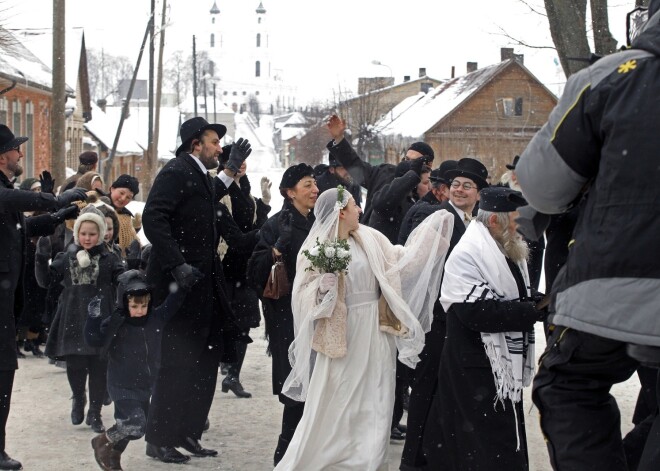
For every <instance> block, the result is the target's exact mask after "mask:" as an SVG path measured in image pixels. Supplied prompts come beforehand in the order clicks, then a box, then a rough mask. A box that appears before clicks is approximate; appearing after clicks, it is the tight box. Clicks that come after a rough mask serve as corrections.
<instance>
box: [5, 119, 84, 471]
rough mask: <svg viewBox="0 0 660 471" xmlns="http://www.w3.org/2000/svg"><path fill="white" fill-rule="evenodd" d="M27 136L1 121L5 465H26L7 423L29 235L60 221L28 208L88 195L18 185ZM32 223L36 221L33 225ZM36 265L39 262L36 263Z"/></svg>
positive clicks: (65, 202) (64, 209)
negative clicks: (10, 447)
mask: <svg viewBox="0 0 660 471" xmlns="http://www.w3.org/2000/svg"><path fill="white" fill-rule="evenodd" d="M27 140H28V138H27V137H15V136H14V134H13V133H12V132H11V130H10V129H9V128H8V127H7V126H5V125H4V124H0V469H22V467H21V463H19V462H18V461H16V460H14V459H12V458H10V457H9V456H8V455H7V453H5V425H6V424H7V418H8V416H9V406H10V403H11V392H12V388H13V385H14V373H15V371H16V369H17V368H18V361H17V360H16V327H15V324H14V322H15V320H14V313H15V312H20V310H21V307H22V304H23V301H24V300H23V290H22V288H23V268H24V267H23V265H24V262H25V257H26V246H27V240H26V238H27V236H37V235H47V234H50V233H52V232H53V229H54V226H53V224H54V223H60V222H62V221H63V220H64V217H62V218H61V219H58V218H57V217H56V216H55V215H50V214H47V215H43V216H35V217H32V218H30V219H31V222H30V224H26V220H25V217H24V215H23V212H24V211H37V210H53V209H57V208H62V210H61V211H59V212H58V213H57V214H59V215H62V214H63V212H71V211H73V212H76V209H75V207H72V208H68V206H69V205H70V204H71V203H72V202H74V201H79V200H83V199H84V198H85V191H84V190H82V189H79V188H77V189H73V190H69V191H65V192H64V193H62V194H61V195H60V196H59V197H55V196H53V195H52V194H50V193H46V192H33V191H24V190H17V189H14V185H13V181H14V180H15V178H16V177H17V176H19V175H21V174H22V173H23V167H21V164H20V160H21V159H22V158H23V152H22V151H21V145H22V144H23V143H24V142H26V141H27ZM43 220H45V221H46V223H47V224H46V226H48V227H46V228H45V229H46V230H43V229H44V227H39V228H37V227H35V226H36V225H37V224H36V223H37V222H38V221H43ZM29 226H33V227H29ZM33 269H34V267H33Z"/></svg>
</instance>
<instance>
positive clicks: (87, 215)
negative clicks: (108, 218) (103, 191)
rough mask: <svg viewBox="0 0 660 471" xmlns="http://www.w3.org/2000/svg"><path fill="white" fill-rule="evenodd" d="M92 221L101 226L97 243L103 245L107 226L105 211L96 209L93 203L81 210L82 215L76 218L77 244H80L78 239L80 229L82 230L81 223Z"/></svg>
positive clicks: (75, 240)
mask: <svg viewBox="0 0 660 471" xmlns="http://www.w3.org/2000/svg"><path fill="white" fill-rule="evenodd" d="M85 221H90V222H93V223H94V224H96V225H97V226H98V228H99V241H98V243H97V244H96V245H101V244H102V243H103V237H104V236H105V231H106V230H107V227H106V225H105V216H103V213H102V212H101V211H99V210H98V209H96V207H95V206H94V205H92V204H88V205H87V206H85V207H84V208H83V209H82V210H81V211H80V215H79V216H78V217H77V218H76V222H75V223H74V225H73V241H74V243H75V244H76V245H80V241H79V240H78V231H80V225H81V224H82V223H83V222H85Z"/></svg>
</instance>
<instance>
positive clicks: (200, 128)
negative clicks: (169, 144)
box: [175, 116, 227, 155]
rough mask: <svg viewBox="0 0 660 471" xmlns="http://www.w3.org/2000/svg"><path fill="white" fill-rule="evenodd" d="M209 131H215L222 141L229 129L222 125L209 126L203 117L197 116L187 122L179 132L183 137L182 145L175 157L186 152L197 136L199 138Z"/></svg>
mask: <svg viewBox="0 0 660 471" xmlns="http://www.w3.org/2000/svg"><path fill="white" fill-rule="evenodd" d="M208 129H212V130H213V131H215V132H217V133H218V137H219V138H221V139H222V137H223V136H224V135H225V134H226V133H227V128H226V127H225V126H223V125H222V124H209V122H208V121H206V120H205V119H204V118H202V117H201V116H196V117H194V118H190V119H189V120H188V121H185V122H184V123H183V124H182V125H181V129H180V130H179V135H180V136H181V145H180V146H179V148H178V149H177V150H176V154H175V155H179V153H181V152H182V151H184V150H185V149H186V147H187V146H189V145H190V142H191V141H192V140H193V139H194V138H195V136H198V135H199V134H201V133H202V132H204V131H206V130H208Z"/></svg>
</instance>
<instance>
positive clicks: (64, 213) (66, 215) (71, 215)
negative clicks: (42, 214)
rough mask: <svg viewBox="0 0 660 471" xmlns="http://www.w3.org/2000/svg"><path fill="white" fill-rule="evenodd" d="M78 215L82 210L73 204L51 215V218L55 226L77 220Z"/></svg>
mask: <svg viewBox="0 0 660 471" xmlns="http://www.w3.org/2000/svg"><path fill="white" fill-rule="evenodd" d="M78 214H80V208H79V207H78V206H77V205H75V204H72V205H70V206H66V207H65V208H62V209H59V210H57V211H55V212H54V213H51V215H50V217H52V218H53V222H54V223H55V224H61V223H63V222H64V221H66V220H67V219H75V218H77V217H78Z"/></svg>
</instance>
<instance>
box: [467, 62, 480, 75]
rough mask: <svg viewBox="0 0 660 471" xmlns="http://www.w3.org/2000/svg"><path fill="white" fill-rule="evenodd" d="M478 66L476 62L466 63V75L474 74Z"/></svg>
mask: <svg viewBox="0 0 660 471" xmlns="http://www.w3.org/2000/svg"><path fill="white" fill-rule="evenodd" d="M478 68H479V66H478V65H477V63H476V62H468V63H467V73H468V74H469V73H470V72H474V71H475V70H477V69H478Z"/></svg>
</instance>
